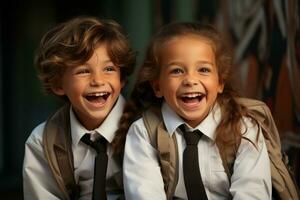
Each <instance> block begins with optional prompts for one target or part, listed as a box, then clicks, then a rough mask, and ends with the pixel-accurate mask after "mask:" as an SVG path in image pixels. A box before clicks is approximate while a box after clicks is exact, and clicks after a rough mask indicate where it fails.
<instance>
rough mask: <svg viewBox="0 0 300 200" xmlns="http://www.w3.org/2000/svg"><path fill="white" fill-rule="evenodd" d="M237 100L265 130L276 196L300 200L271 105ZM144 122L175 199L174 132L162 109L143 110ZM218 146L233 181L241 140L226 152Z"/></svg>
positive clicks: (169, 192) (168, 190) (165, 186)
mask: <svg viewBox="0 0 300 200" xmlns="http://www.w3.org/2000/svg"><path fill="white" fill-rule="evenodd" d="M237 101H238V102H239V103H241V104H243V105H244V106H246V107H247V108H248V109H249V111H250V116H251V117H253V118H254V119H256V120H257V121H258V125H259V126H260V127H261V129H262V133H263V136H264V138H265V143H266V146H267V150H268V154H269V158H270V166H271V176H272V189H273V190H272V193H273V199H284V200H287V199H292V200H299V189H298V187H297V184H296V181H295V180H294V178H293V173H292V171H291V170H290V168H289V167H288V166H287V162H286V160H287V159H285V158H286V157H285V156H284V155H282V154H281V143H280V137H279V133H278V131H277V128H276V125H275V122H274V120H273V117H272V114H271V112H270V110H269V108H268V106H267V105H266V104H265V103H263V102H261V101H258V100H252V99H247V98H238V99H237ZM143 121H144V124H145V127H146V129H147V132H148V135H149V138H150V143H151V145H152V146H153V147H154V148H155V149H157V150H158V152H159V155H158V160H159V163H160V165H161V173H162V177H163V181H164V188H165V191H166V195H167V199H172V197H173V194H174V192H175V188H176V184H177V181H178V163H177V160H178V159H177V158H178V155H177V154H178V151H177V142H176V137H175V134H173V135H172V137H170V135H169V134H168V133H167V131H166V128H165V126H164V123H163V120H162V116H161V113H160V111H157V110H155V109H148V110H146V111H145V112H144V113H143ZM217 146H218V149H219V152H220V157H221V159H222V164H223V166H224V169H225V172H226V174H227V176H228V179H229V181H230V177H231V175H232V173H233V165H234V160H235V152H236V148H235V147H238V146H239V143H238V144H236V145H235V146H232V147H229V148H228V149H227V151H224V150H223V149H222V148H223V147H222V146H219V145H217Z"/></svg>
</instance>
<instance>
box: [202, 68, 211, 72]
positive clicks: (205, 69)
mask: <svg viewBox="0 0 300 200" xmlns="http://www.w3.org/2000/svg"><path fill="white" fill-rule="evenodd" d="M210 71H211V70H210V68H208V67H200V69H199V72H201V73H208V72H210Z"/></svg>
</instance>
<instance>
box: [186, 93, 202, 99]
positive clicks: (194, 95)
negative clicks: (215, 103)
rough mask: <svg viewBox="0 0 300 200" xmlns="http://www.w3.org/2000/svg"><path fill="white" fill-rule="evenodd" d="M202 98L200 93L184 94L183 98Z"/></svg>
mask: <svg viewBox="0 0 300 200" xmlns="http://www.w3.org/2000/svg"><path fill="white" fill-rule="evenodd" d="M198 96H201V94H200V93H190V94H183V95H182V97H188V98H194V97H198Z"/></svg>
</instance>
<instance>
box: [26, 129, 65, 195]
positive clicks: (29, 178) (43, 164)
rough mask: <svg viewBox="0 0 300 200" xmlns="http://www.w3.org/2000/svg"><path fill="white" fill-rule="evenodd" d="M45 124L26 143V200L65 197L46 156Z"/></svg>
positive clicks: (34, 131)
mask: <svg viewBox="0 0 300 200" xmlns="http://www.w3.org/2000/svg"><path fill="white" fill-rule="evenodd" d="M43 130H44V124H41V125H39V126H38V127H37V128H35V129H34V130H33V132H32V133H31V135H30V136H29V138H28V139H27V141H26V143H25V155H24V162H23V192H24V199H25V200H27V199H28V200H29V199H30V200H34V199H53V200H54V199H63V194H62V193H61V192H60V190H59V188H58V186H57V184H56V181H55V180H54V177H53V175H52V172H51V170H50V168H49V165H48V162H47V160H46V158H45V156H44V151H43V145H42V134H43Z"/></svg>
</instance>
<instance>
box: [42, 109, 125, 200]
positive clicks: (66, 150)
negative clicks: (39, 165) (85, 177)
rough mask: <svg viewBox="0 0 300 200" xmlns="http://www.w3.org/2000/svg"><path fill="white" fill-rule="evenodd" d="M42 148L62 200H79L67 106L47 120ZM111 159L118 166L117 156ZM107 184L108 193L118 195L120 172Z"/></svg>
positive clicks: (121, 182) (120, 185)
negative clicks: (62, 196) (62, 197)
mask: <svg viewBox="0 0 300 200" xmlns="http://www.w3.org/2000/svg"><path fill="white" fill-rule="evenodd" d="M43 148H44V153H45V157H46V159H47V161H48V164H49V167H50V169H51V171H52V174H53V176H54V179H55V181H56V183H57V185H58V187H59V189H60V190H61V192H62V193H63V195H64V199H68V200H73V199H74V200H76V199H79V195H80V188H79V186H78V185H77V184H76V182H75V178H74V164H73V163H74V162H73V152H72V138H71V127H70V105H69V104H67V105H66V106H64V107H62V108H61V109H59V110H58V111H57V112H56V113H55V114H54V115H52V116H51V117H49V119H48V120H47V122H46V124H45V128H44V132H43ZM113 159H115V160H116V161H117V162H118V163H119V164H120V163H121V161H122V158H121V157H120V156H119V155H113ZM107 184H108V186H107V187H108V190H109V191H112V192H113V191H116V192H117V193H116V194H119V191H120V189H121V188H123V181H122V170H121V171H120V172H118V173H116V174H114V175H113V177H112V178H110V179H109V180H107ZM117 190H118V191H117ZM122 198H123V197H122V196H121V197H119V199H122Z"/></svg>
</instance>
